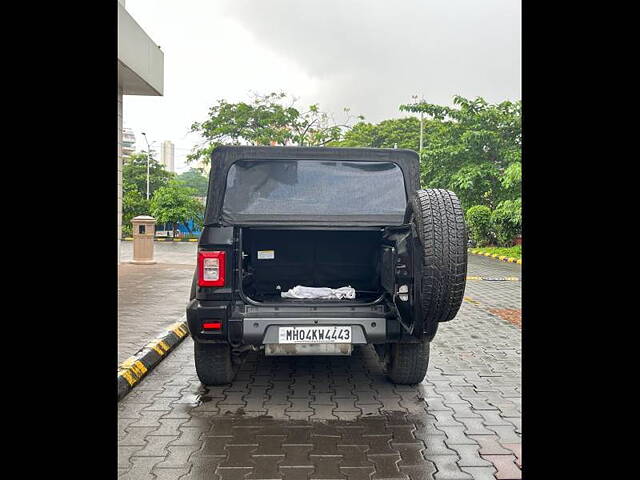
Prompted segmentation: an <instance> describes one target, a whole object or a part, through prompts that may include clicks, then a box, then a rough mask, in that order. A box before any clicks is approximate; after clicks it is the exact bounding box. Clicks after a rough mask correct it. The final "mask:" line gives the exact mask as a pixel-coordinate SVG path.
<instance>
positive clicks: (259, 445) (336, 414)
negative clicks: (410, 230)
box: [118, 244, 522, 480]
mask: <svg viewBox="0 0 640 480" xmlns="http://www.w3.org/2000/svg"><path fill="white" fill-rule="evenodd" d="M177 245H180V244H177ZM194 257H195V254H194ZM469 262H470V264H469V275H476V276H481V275H482V276H491V277H504V276H519V275H520V266H518V265H514V264H508V263H501V262H498V261H497V260H491V259H486V258H483V257H479V256H476V255H470V256H469ZM514 267H515V268H514ZM506 269H509V270H506ZM505 272H508V273H505ZM497 310H511V311H514V312H516V311H517V312H518V314H519V311H520V282H512V281H503V282H499V281H481V280H477V281H468V282H467V289H466V292H465V302H463V306H462V308H461V310H460V312H459V313H458V316H457V317H456V318H455V319H454V320H452V321H451V322H448V323H444V324H441V325H440V328H439V331H438V334H437V335H436V338H435V339H434V341H433V343H432V348H431V362H430V365H429V369H428V372H427V377H426V379H425V380H424V381H423V382H422V383H421V384H419V385H413V386H400V385H398V386H396V385H393V384H392V383H390V382H389V381H388V380H387V379H386V377H385V376H384V374H383V370H382V366H381V364H380V363H379V362H378V359H377V356H376V355H375V352H374V351H373V349H372V348H371V347H368V346H365V347H360V348H357V349H355V351H354V353H353V355H352V356H351V357H298V358H295V357H265V356H264V355H263V354H261V353H255V352H253V353H251V354H250V355H249V356H248V358H247V360H246V361H245V363H244V364H243V365H242V367H241V369H240V371H239V372H238V375H237V377H236V379H235V381H234V382H233V384H231V385H226V386H220V387H204V386H202V385H201V384H200V382H199V381H198V379H197V376H196V373H195V367H194V364H193V342H192V340H191V339H190V338H187V339H186V340H185V341H184V342H183V343H182V344H181V345H180V346H179V347H178V348H177V349H176V350H175V351H174V352H172V353H171V354H170V355H169V356H168V357H167V358H166V359H165V360H163V362H162V363H161V364H160V365H159V366H158V367H157V368H156V369H155V370H154V371H153V372H151V373H150V374H149V375H148V376H147V377H146V378H145V379H143V380H142V381H141V382H140V384H139V385H137V386H136V387H135V388H134V389H133V391H132V392H131V393H130V394H129V395H128V396H127V397H125V398H124V399H123V400H122V401H121V402H120V403H119V404H118V410H119V414H118V423H119V426H118V436H119V443H118V449H119V454H118V468H119V475H120V478H130V479H147V478H148V479H154V478H155V479H178V478H183V479H216V480H225V479H264V480H266V479H415V480H418V479H436V480H439V479H485V478H486V479H496V478H497V479H516V478H521V470H520V467H521V465H522V460H521V450H520V445H521V433H522V432H521V392H520V365H521V356H520V337H521V335H520V333H521V330H520V328H519V327H518V326H516V325H515V324H514V323H513V322H510V321H509V320H508V319H506V318H505V316H504V315H500V314H498V313H495V312H496V311H497Z"/></svg>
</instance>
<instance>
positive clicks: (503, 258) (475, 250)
mask: <svg viewBox="0 0 640 480" xmlns="http://www.w3.org/2000/svg"><path fill="white" fill-rule="evenodd" d="M469 253H473V254H474V255H482V256H483V257H491V258H495V259H496V260H501V261H503V262H509V263H517V264H518V265H522V259H521V258H513V257H507V256H506V255H498V254H497V253H489V252H483V251H482V249H480V248H470V249H469Z"/></svg>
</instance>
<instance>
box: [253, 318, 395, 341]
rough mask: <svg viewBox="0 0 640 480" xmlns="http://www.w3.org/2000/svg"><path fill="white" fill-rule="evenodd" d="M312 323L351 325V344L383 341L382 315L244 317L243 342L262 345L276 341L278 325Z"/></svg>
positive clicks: (384, 335)
mask: <svg viewBox="0 0 640 480" xmlns="http://www.w3.org/2000/svg"><path fill="white" fill-rule="evenodd" d="M304 325H306V326H314V325H344V326H349V325H350V326H351V335H352V337H353V338H352V340H351V343H353V344H367V343H384V342H385V341H386V339H387V329H386V322H385V319H384V317H382V318H379V317H371V318H324V317H316V318H295V317H289V318H245V319H244V320H243V332H244V333H243V339H244V343H249V344H252V345H262V344H267V343H278V327H281V326H282V327H287V326H304Z"/></svg>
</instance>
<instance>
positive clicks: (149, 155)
mask: <svg viewBox="0 0 640 480" xmlns="http://www.w3.org/2000/svg"><path fill="white" fill-rule="evenodd" d="M142 136H143V137H144V141H145V142H147V200H149V158H150V157H151V148H150V147H149V140H148V139H147V134H146V133H144V132H142Z"/></svg>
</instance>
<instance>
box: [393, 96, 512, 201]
mask: <svg viewBox="0 0 640 480" xmlns="http://www.w3.org/2000/svg"><path fill="white" fill-rule="evenodd" d="M453 104H454V106H453V107H447V106H441V105H434V104H430V103H427V102H420V103H414V104H408V105H401V106H400V110H401V111H407V112H413V113H420V112H423V113H424V114H425V115H426V117H427V120H426V121H427V125H428V128H427V127H425V139H424V148H423V152H422V157H421V176H422V185H423V186H425V187H427V188H432V187H433V188H447V189H450V190H453V191H454V192H456V194H457V195H458V197H459V198H460V200H461V202H462V204H463V206H464V207H465V208H469V207H470V206H472V205H486V206H488V207H489V208H491V209H492V210H493V209H495V208H496V207H497V206H498V205H499V204H500V203H501V202H503V201H506V200H510V201H515V200H517V199H519V198H520V190H521V180H522V178H521V173H520V172H521V169H520V161H521V146H522V130H521V102H520V101H517V102H510V101H504V102H501V103H498V104H489V103H487V102H486V101H485V100H484V99H482V98H480V97H478V98H476V99H475V100H469V99H466V98H464V97H461V96H455V97H454V99H453Z"/></svg>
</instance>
